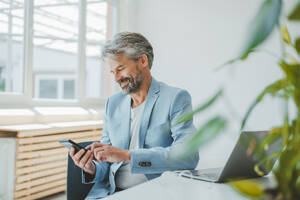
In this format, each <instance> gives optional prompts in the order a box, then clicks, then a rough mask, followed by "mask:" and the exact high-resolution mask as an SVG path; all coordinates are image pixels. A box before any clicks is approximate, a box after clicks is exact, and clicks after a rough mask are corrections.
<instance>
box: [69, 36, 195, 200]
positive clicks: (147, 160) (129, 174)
mask: <svg viewBox="0 0 300 200" xmlns="http://www.w3.org/2000/svg"><path fill="white" fill-rule="evenodd" d="M102 56H103V59H104V61H105V62H106V63H107V64H108V66H109V67H110V70H111V73H112V74H113V75H114V77H115V81H116V82H117V83H118V84H119V85H120V87H121V89H122V92H120V93H118V94H116V95H113V96H111V97H110V98H108V100H107V102H106V111H105V117H104V128H103V135H102V138H101V141H100V143H94V144H93V145H90V146H89V147H87V149H88V151H87V153H85V154H84V150H81V151H79V152H78V153H76V154H75V153H74V148H73V149H72V150H71V152H70V155H71V157H72V159H73V160H74V163H75V164H76V165H77V166H79V167H80V168H82V170H83V176H82V179H83V183H95V185H94V186H93V188H92V189H91V191H90V192H89V194H88V197H87V199H94V198H100V197H105V196H107V195H109V194H112V193H114V192H115V191H119V190H122V189H127V188H129V187H132V186H134V185H137V184H139V183H143V182H145V181H147V180H150V179H153V178H156V177H158V176H160V175H161V173H162V172H164V171H167V170H178V169H193V168H195V167H196V165H197V162H198V159H199V157H198V152H195V153H194V154H193V155H190V156H188V157H186V158H184V159H181V160H179V161H178V160H174V159H171V158H170V152H171V150H172V149H174V147H176V145H177V144H180V143H182V141H183V138H184V137H186V136H187V135H189V134H191V133H192V132H193V131H194V126H193V122H192V120H188V121H186V122H183V123H177V121H178V118H179V117H180V116H181V115H183V114H185V113H187V112H190V111H191V109H192V107H191V97H190V95H189V93H188V92H187V91H185V90H182V89H179V88H175V87H170V86H168V85H166V84H164V83H161V82H158V81H157V80H155V79H154V78H153V77H152V76H151V73H150V69H151V67H152V63H153V49H152V46H151V44H150V43H149V42H148V40H147V39H146V38H145V37H144V36H142V35H141V34H138V33H129V32H124V33H119V34H117V35H116V36H115V37H114V38H113V40H111V41H108V42H107V43H106V45H105V46H104V49H103V52H102ZM93 159H95V160H97V161H95V160H94V161H93Z"/></svg>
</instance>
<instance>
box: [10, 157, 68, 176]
mask: <svg viewBox="0 0 300 200" xmlns="http://www.w3.org/2000/svg"><path fill="white" fill-rule="evenodd" d="M66 165H67V162H66V160H63V161H56V162H51V163H46V164H41V165H36V166H32V167H25V168H18V169H16V175H21V174H25V173H30V172H38V171H41V170H45V169H52V168H55V167H61V166H66Z"/></svg>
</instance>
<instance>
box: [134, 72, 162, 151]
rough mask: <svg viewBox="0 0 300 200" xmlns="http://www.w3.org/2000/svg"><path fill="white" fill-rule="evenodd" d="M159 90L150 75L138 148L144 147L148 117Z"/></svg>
mask: <svg viewBox="0 0 300 200" xmlns="http://www.w3.org/2000/svg"><path fill="white" fill-rule="evenodd" d="M159 90H160V88H159V83H158V82H157V81H156V80H155V79H154V78H153V77H152V81H151V85H150V88H149V91H148V95H147V99H146V104H145V108H144V112H143V116H142V120H141V125H140V133H139V148H143V147H144V143H145V137H146V133H147V129H148V125H149V119H150V117H151V113H152V109H153V106H154V104H155V102H156V100H157V98H158V97H159Z"/></svg>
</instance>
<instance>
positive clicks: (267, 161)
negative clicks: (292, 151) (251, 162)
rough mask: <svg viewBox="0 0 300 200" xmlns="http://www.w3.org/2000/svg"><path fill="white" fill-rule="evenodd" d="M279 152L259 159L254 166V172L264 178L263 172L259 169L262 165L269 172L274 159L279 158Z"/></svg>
mask: <svg viewBox="0 0 300 200" xmlns="http://www.w3.org/2000/svg"><path fill="white" fill-rule="evenodd" d="M280 153H281V150H280V151H276V152H274V153H272V154H271V155H269V156H267V157H265V158H263V159H261V160H260V161H259V162H258V163H257V164H256V165H255V166H254V171H255V172H256V173H257V174H258V175H259V176H264V175H265V173H264V172H263V171H261V169H260V167H261V166H262V165H263V167H265V168H266V169H268V170H271V169H272V167H273V165H274V162H275V160H274V159H275V158H278V157H279V156H280Z"/></svg>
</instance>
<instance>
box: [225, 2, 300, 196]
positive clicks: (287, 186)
mask: <svg viewBox="0 0 300 200" xmlns="http://www.w3.org/2000/svg"><path fill="white" fill-rule="evenodd" d="M281 7H282V0H265V1H264V2H263V3H262V5H261V7H260V9H259V11H258V13H257V15H256V17H255V18H254V21H253V22H252V23H251V25H250V26H249V27H250V28H251V30H252V31H249V33H250V36H249V39H248V40H247V41H246V42H245V47H244V48H243V49H242V51H241V56H240V57H239V59H240V60H241V59H246V58H247V55H248V54H249V53H250V52H253V51H256V50H257V49H256V48H257V47H259V45H260V44H262V43H263V41H264V40H266V39H267V38H268V36H269V35H270V33H271V32H272V31H273V29H274V28H275V27H276V26H278V27H279V30H280V33H281V41H280V42H281V43H282V57H281V58H280V60H279V61H278V67H280V69H281V70H282V72H283V74H284V76H283V77H282V78H281V79H280V80H277V81H275V82H274V83H272V84H270V85H269V86H267V87H266V88H265V89H264V90H263V91H262V92H261V93H260V94H259V95H258V97H257V98H256V99H255V101H254V102H253V103H252V105H251V106H250V108H249V109H248V111H247V113H246V115H245V117H244V119H243V121H242V125H241V129H242V130H243V128H244V127H245V124H246V122H247V119H248V118H249V117H250V114H251V112H252V111H253V109H254V108H255V107H256V105H257V104H259V103H260V102H261V101H262V100H263V98H264V97H265V96H267V95H270V96H272V97H273V98H281V99H283V100H284V101H285V113H284V114H283V116H282V119H283V123H282V125H281V126H280V127H274V128H273V129H272V130H271V131H270V133H269V135H268V136H267V137H265V138H264V139H263V140H262V142H261V143H260V144H259V145H258V147H257V148H256V149H255V152H256V153H257V154H258V155H262V153H263V152H264V151H263V150H264V149H266V148H268V147H269V145H271V144H272V143H273V142H276V141H277V140H281V145H282V151H278V152H275V153H273V154H272V155H269V156H264V158H263V159H261V161H260V163H258V164H257V165H256V166H255V170H256V172H257V173H258V174H260V173H261V171H260V169H259V166H260V165H262V164H268V162H270V160H272V159H274V158H277V157H278V165H277V166H275V167H274V168H273V174H274V176H275V180H276V183H277V184H276V186H275V188H263V187H262V186H261V185H259V184H258V183H257V182H254V181H246V182H244V181H234V182H232V183H231V184H232V185H233V187H234V188H235V189H237V190H238V191H239V192H240V193H242V194H244V195H245V196H248V197H250V198H252V199H280V200H294V199H300V62H299V60H300V38H297V39H295V40H293V39H292V38H291V36H290V34H289V32H288V29H287V27H286V25H284V24H282V23H281V22H280V16H281V15H282V14H281ZM287 19H288V20H292V21H298V22H300V2H298V3H297V4H296V6H295V8H294V9H293V11H292V12H291V13H290V14H289V15H288V18H287ZM253 27H254V28H253ZM285 46H288V47H290V48H292V49H293V51H294V52H295V54H296V56H297V57H296V58H295V57H294V56H292V55H290V54H289V53H287V52H285ZM293 55H294V54H293ZM236 60H238V59H234V61H236ZM232 62H233V60H230V61H229V62H228V63H232ZM291 102H292V103H293V104H294V105H295V106H296V109H297V110H296V111H297V113H296V114H297V115H296V117H295V118H294V119H289V110H288V108H289V104H290V103H291ZM267 166H268V165H267ZM271 166H272V165H270V167H271Z"/></svg>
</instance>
